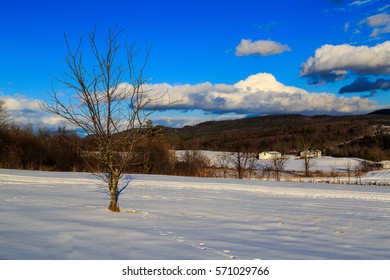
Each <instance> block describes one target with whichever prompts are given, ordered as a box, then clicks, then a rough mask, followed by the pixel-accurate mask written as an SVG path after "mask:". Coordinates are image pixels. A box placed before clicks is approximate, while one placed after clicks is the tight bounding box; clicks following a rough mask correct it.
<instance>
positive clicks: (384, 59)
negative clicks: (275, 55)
mask: <svg viewBox="0 0 390 280" xmlns="http://www.w3.org/2000/svg"><path fill="white" fill-rule="evenodd" d="M348 71H351V72H353V73H355V74H373V75H382V74H389V73H390V41H387V42H384V43H382V44H379V45H377V46H374V47H368V46H359V47H355V46H351V45H347V44H344V45H336V46H335V45H324V46H322V47H320V48H319V49H317V50H316V51H315V53H314V56H312V57H310V58H308V59H307V61H306V62H305V63H303V64H302V65H301V72H300V76H301V77H311V78H312V79H313V81H312V82H313V83H320V82H327V81H334V80H336V79H342V78H344V76H345V75H346V74H347V73H348Z"/></svg>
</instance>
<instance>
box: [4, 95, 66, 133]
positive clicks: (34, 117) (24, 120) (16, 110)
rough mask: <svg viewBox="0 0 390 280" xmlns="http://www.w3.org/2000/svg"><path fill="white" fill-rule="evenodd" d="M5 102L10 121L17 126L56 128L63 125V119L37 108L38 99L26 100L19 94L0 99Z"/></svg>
mask: <svg viewBox="0 0 390 280" xmlns="http://www.w3.org/2000/svg"><path fill="white" fill-rule="evenodd" d="M2 98H3V99H4V100H5V104H6V108H7V111H8V112H9V113H10V114H11V120H12V121H13V122H15V123H17V124H29V123H32V124H34V125H35V126H42V127H45V126H47V127H57V126H59V125H61V126H62V125H63V124H64V119H62V118H61V117H58V116H54V115H51V114H48V113H45V112H43V111H42V110H41V108H40V106H39V102H40V101H39V100H38V99H32V98H28V97H26V96H24V95H21V94H14V95H12V96H10V95H6V96H3V97H2Z"/></svg>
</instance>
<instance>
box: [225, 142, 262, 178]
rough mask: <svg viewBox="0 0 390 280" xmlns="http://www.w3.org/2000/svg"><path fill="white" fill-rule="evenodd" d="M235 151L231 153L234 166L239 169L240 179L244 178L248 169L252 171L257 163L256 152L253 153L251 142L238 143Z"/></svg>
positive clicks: (238, 175)
mask: <svg viewBox="0 0 390 280" xmlns="http://www.w3.org/2000/svg"><path fill="white" fill-rule="evenodd" d="M235 150H236V151H235V152H231V153H230V154H229V157H230V160H231V163H232V166H233V167H234V168H235V169H236V171H237V177H238V179H243V178H244V177H245V175H246V174H247V172H248V171H250V173H252V171H253V169H254V167H255V163H256V156H257V155H256V153H253V152H252V151H251V149H250V146H249V144H245V143H244V144H238V145H236V147H235Z"/></svg>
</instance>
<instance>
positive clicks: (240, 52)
mask: <svg viewBox="0 0 390 280" xmlns="http://www.w3.org/2000/svg"><path fill="white" fill-rule="evenodd" d="M286 51H291V49H290V48H289V46H287V45H283V44H280V43H278V42H275V41H271V40H258V41H254V42H252V40H250V39H249V40H246V39H242V40H241V42H240V44H239V45H238V46H237V48H236V55H237V56H247V55H255V56H268V55H275V54H279V53H283V52H286Z"/></svg>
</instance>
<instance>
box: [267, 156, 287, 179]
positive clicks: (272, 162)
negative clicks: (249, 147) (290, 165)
mask: <svg viewBox="0 0 390 280" xmlns="http://www.w3.org/2000/svg"><path fill="white" fill-rule="evenodd" d="M287 159H288V158H287V157H277V156H273V157H272V158H271V159H269V163H268V165H269V167H270V169H271V170H273V171H274V174H275V180H276V181H280V175H281V173H282V172H283V171H284V169H285V167H286V163H287Z"/></svg>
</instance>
